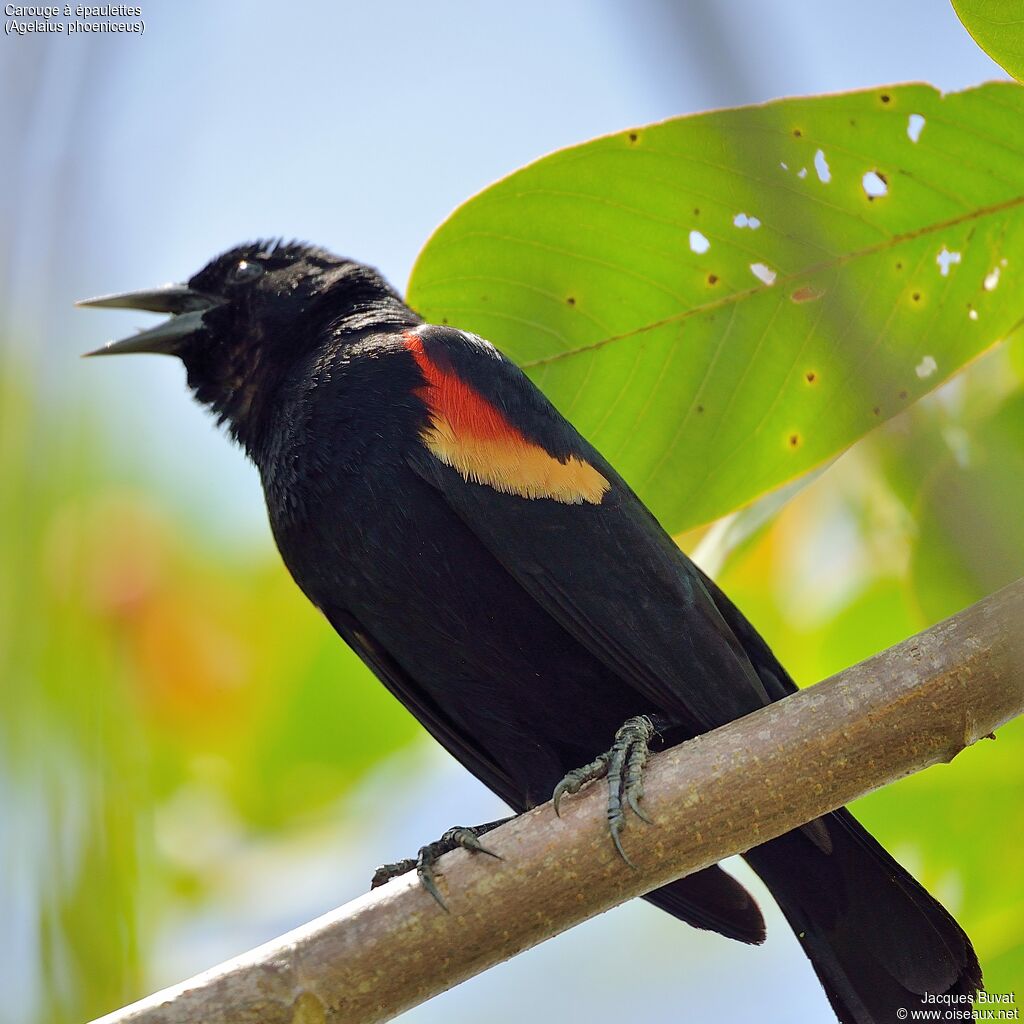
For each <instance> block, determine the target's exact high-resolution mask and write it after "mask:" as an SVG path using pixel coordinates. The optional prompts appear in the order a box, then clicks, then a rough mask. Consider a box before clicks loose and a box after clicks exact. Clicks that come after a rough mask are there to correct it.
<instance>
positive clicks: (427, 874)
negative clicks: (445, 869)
mask: <svg viewBox="0 0 1024 1024" xmlns="http://www.w3.org/2000/svg"><path fill="white" fill-rule="evenodd" d="M428 850H429V847H426V846H424V847H423V849H422V850H420V855H419V857H417V858H416V877H417V878H418V879H419V880H420V885H422V886H423V888H424V889H426V890H427V892H429V893H430V895H431V896H433V897H434V901H435V902H436V903H437V905H438V906H439V907H440V908H441V909H442V910H443V911H444V912H445V913H446V914H449V913H451V911H450V910H449V909H448V904H447V903H445V901H444V897H443V896H442V895H441V890H440V889H438V887H437V882H435V881H434V871H433V867H434V860H435V859H436V857H434V856H431V855H430V854H429V852H428Z"/></svg>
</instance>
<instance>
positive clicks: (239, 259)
mask: <svg viewBox="0 0 1024 1024" xmlns="http://www.w3.org/2000/svg"><path fill="white" fill-rule="evenodd" d="M78 305H79V306H95V307H101V308H113V309H141V310H147V311H149V312H154V313H170V314H171V316H170V317H169V318H168V319H167V320H164V321H163V322H162V323H160V324H157V326H155V327H152V328H149V329H148V330H143V331H139V332H138V333H137V334H134V335H132V336H131V337H128V338H124V339H123V340H121V341H110V342H108V343H107V344H106V345H104V346H103V347H102V348H99V349H96V350H95V351H94V352H88V353H86V354H87V355H89V356H101V355H120V354H123V353H133V352H155V353H160V354H163V355H173V356H178V358H180V359H181V360H182V362H183V363H184V364H185V368H186V370H187V372H188V383H189V386H190V387H191V388H192V390H193V392H194V393H195V396H196V398H197V399H198V400H199V401H200V402H202V403H203V404H205V405H207V406H209V407H210V408H211V409H212V410H213V411H214V413H215V414H216V415H217V417H218V420H219V421H221V422H225V421H226V422H227V424H228V426H229V428H230V430H231V432H232V433H233V434H234V436H235V437H237V438H239V439H240V440H241V441H243V443H245V444H247V445H248V444H249V443H250V441H251V437H252V434H253V432H254V431H255V430H256V429H257V428H258V426H259V423H258V421H259V418H260V411H261V409H262V408H263V407H264V406H265V404H266V403H267V402H268V400H269V399H270V397H271V396H272V394H273V392H274V391H275V390H276V388H277V386H278V385H279V384H280V382H281V381H282V380H284V379H285V378H286V376H287V374H288V371H289V369H291V368H292V367H293V366H295V365H296V364H297V363H298V362H299V361H300V360H303V359H305V358H306V357H307V356H308V355H309V354H310V352H312V351H314V350H316V349H318V348H320V347H322V346H323V345H325V344H330V343H331V339H333V338H336V337H338V335H339V334H342V333H344V332H346V331H349V332H351V331H360V330H362V329H366V328H372V327H375V326H383V325H385V324H392V323H405V322H408V321H409V320H410V319H411V320H413V321H415V320H416V319H417V318H416V317H415V315H414V314H412V313H411V312H410V311H409V310H408V308H407V307H406V306H405V305H404V304H403V303H402V300H401V298H400V297H399V296H398V294H397V293H396V292H395V291H394V290H393V289H392V288H391V287H390V286H389V285H388V284H387V282H386V281H385V280H384V279H383V278H382V277H381V276H380V274H378V273H377V271H375V270H373V269H372V268H370V267H367V266H364V265H363V264H361V263H355V262H353V261H352V260H347V259H342V258H341V257H338V256H334V255H333V254H331V253H329V252H327V251H325V250H323V249H318V248H316V247H314V246H311V245H306V244H301V243H297V242H291V243H287V244H283V243H281V242H251V243H247V244H245V245H240V246H237V247H236V248H234V249H231V250H229V251H228V252H226V253H223V254H222V255H220V256H218V257H217V258H216V259H214V260H212V261H211V262H210V263H208V264H207V265H206V266H205V267H203V269H202V270H200V271H199V273H197V274H195V275H194V276H193V277H191V278H189V280H188V283H187V284H168V285H163V286H161V287H159V288H151V289H147V290H143V291H136V292H125V293H122V294H118V295H104V296H101V297H99V298H95V299H86V300H84V301H82V302H79V303H78Z"/></svg>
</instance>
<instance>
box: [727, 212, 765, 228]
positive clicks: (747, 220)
mask: <svg viewBox="0 0 1024 1024" xmlns="http://www.w3.org/2000/svg"><path fill="white" fill-rule="evenodd" d="M732 222H733V224H735V225H736V227H738V228H750V229H751V230H752V231H756V230H757V229H758V228H759V227H760V226H761V221H760V220H758V219H757V217H749V216H747V214H745V213H737V214H736V216H735V217H733V219H732Z"/></svg>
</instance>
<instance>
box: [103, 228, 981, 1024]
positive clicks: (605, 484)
mask: <svg viewBox="0 0 1024 1024" xmlns="http://www.w3.org/2000/svg"><path fill="white" fill-rule="evenodd" d="M83 304H84V305H92V306H110V307H116V308H128V309H144V310H153V311H157V312H164V313H170V314H173V316H171V318H170V319H168V320H166V321H165V322H163V323H162V324H160V325H159V326H157V327H155V328H153V329H152V330H148V331H145V332H142V333H140V334H137V335H135V336H134V337H132V338H129V339H126V340H124V341H120V342H114V343H110V344H109V345H107V346H106V347H105V348H102V349H100V350H99V352H97V353H91V354H108V353H109V354H115V353H120V352H161V353H167V354H171V355H176V356H178V357H179V358H180V359H181V360H182V361H183V362H184V364H185V367H186V369H187V372H188V384H189V387H190V388H191V389H192V391H193V393H194V395H195V397H196V399H198V401H199V402H201V403H203V404H204V405H206V406H208V407H209V408H210V409H211V410H212V411H213V413H214V414H215V416H216V417H217V419H218V422H220V423H223V424H225V425H226V426H227V429H228V431H229V432H230V433H231V435H232V436H233V437H234V438H235V439H236V440H237V441H238V442H239V443H240V444H241V445H242V446H243V447H244V449H245V450H246V452H247V453H248V455H249V456H250V458H251V459H252V460H253V462H255V464H256V466H257V467H258V469H259V472H260V475H261V478H262V481H263V487H264V491H265V493H266V500H267V508H268V510H269V514H270V522H271V525H272V527H273V532H274V537H275V538H276V541H277V545H278V547H279V549H280V551H281V555H282V557H283V558H284V561H285V564H286V565H287V566H288V569H289V570H290V571H291V573H292V575H293V577H294V578H295V581H296V582H297V583H298V585H299V586H300V587H301V588H302V590H303V591H304V592H305V593H306V595H307V596H308V597H309V599H310V600H311V601H312V602H313V603H314V604H315V605H316V606H317V607H318V608H320V609H321V611H322V612H323V613H324V615H326V617H327V618H328V620H329V621H330V622H331V624H332V625H333V626H334V628H335V629H336V630H337V631H338V633H339V634H340V635H341V636H342V638H343V639H344V640H345V641H346V642H347V643H348V644H350V645H351V646H352V647H353V648H354V649H355V650H356V651H357V652H358V653H359V655H360V656H361V657H362V659H363V660H364V661H365V662H366V664H367V665H369V667H370V668H371V669H372V670H373V672H374V673H376V675H377V676H378V677H379V678H380V680H381V681H382V682H383V683H384V685H385V686H386V687H387V688H388V689H389V690H390V691H391V693H392V694H394V696H395V697H397V698H398V699H399V700H400V701H401V702H402V703H403V704H404V705H405V706H406V707H407V708H408V709H409V710H410V711H411V712H412V713H413V714H414V715H415V716H416V717H417V718H418V719H419V721H420V722H421V723H422V724H423V725H424V727H425V728H426V729H427V731H428V732H430V734H431V735H432V736H434V738H435V739H437V740H438V741H439V742H440V743H441V744H442V745H443V746H444V747H445V749H447V750H448V751H449V752H450V753H451V754H453V755H454V756H455V757H456V758H457V759H458V760H459V761H460V762H461V763H462V764H463V765H465V767H466V768H468V769H469V770H470V771H471V772H472V773H473V774H474V775H476V776H477V778H479V779H480V780H481V781H482V782H483V783H484V784H485V785H487V786H488V787H489V788H490V789H492V790H493V791H494V792H495V793H497V794H498V796H500V797H501V798H502V799H503V800H504V801H506V803H508V804H509V805H510V806H511V807H512V808H513V809H514V810H515V811H516V812H522V811H523V810H525V809H526V808H528V807H531V806H533V805H536V804H539V803H543V802H545V801H546V800H548V799H549V798H550V797H551V796H552V793H553V792H554V791H556V790H557V792H556V796H557V797H561V796H562V795H563V794H564V793H566V792H574V791H575V790H576V789H578V788H579V787H580V785H581V784H582V783H583V782H584V781H586V780H588V779H591V778H600V777H607V779H608V786H609V821H610V825H611V830H612V837H613V839H614V840H615V842H616V845H619V832H620V831H621V829H622V827H623V824H624V821H625V813H626V808H629V807H631V808H632V809H633V810H634V811H636V812H637V813H640V814H642V809H641V806H640V804H639V802H638V801H639V799H640V796H641V795H642V789H641V784H640V782H639V778H640V772H641V769H642V766H643V760H644V758H645V757H646V754H647V748H648V743H649V742H652V741H655V734H657V735H658V736H660V742H663V743H665V744H671V743H677V742H680V741H682V740H684V739H687V738H690V737H692V736H695V735H697V734H698V733H703V732H706V731H707V730H709V729H713V728H715V727H716V726H720V725H722V724H724V723H726V722H728V721H730V720H731V719H734V718H737V717H739V716H741V715H745V714H747V713H748V712H751V711H754V710H755V709H757V708H759V707H761V706H763V705H765V704H767V703H768V702H770V701H775V700H779V699H781V698H782V697H785V696H786V695H787V694H789V693H792V692H793V691H794V690H795V688H796V687H795V685H794V683H793V681H792V680H791V679H790V677H789V675H787V673H786V671H785V669H784V668H783V667H782V666H781V665H780V664H779V663H778V661H777V660H776V659H775V657H774V656H773V654H772V652H771V651H770V650H769V648H768V645H767V644H766V643H765V641H764V640H763V639H762V638H761V636H760V635H759V634H758V633H757V631H756V630H755V629H754V627H753V626H752V625H751V624H750V623H749V622H748V621H747V620H746V619H745V618H744V617H743V615H742V614H741V613H740V612H739V611H738V610H737V608H736V607H735V606H734V605H733V604H732V602H731V601H730V600H729V599H728V598H727V597H726V596H725V595H724V594H723V593H722V591H721V590H719V589H718V587H717V586H716V585H715V584H714V583H713V582H712V581H711V580H710V579H709V578H708V577H707V576H706V575H704V573H702V572H701V570H700V569H698V568H697V566H695V565H694V564H693V563H692V562H691V561H690V560H689V559H688V558H687V557H686V555H684V554H683V553H682V552H681V551H680V550H679V548H678V547H677V546H676V545H675V544H674V543H673V541H672V540H671V538H670V537H669V536H668V535H667V534H666V533H665V531H664V530H663V529H662V528H661V526H660V525H659V524H658V522H657V520H656V519H655V518H654V516H653V515H652V514H651V513H650V512H649V511H648V509H647V508H646V507H645V506H644V505H643V503H642V502H641V501H640V499H639V498H638V497H637V496H636V495H635V494H634V493H633V491H632V490H630V488H629V487H628V485H627V484H626V483H625V482H624V481H623V480H622V478H621V477H620V476H619V475H618V473H616V472H615V470H614V469H613V468H612V467H611V466H610V465H609V464H608V463H607V462H606V461H605V460H604V459H603V458H602V457H601V455H600V453H599V452H597V451H596V450H595V449H594V448H593V447H591V445H589V444H588V443H587V442H586V441H585V440H584V439H583V438H582V437H581V436H580V435H579V434H578V433H577V432H576V430H575V429H574V428H573V427H572V426H571V424H569V423H568V422H567V421H566V420H565V419H564V418H563V417H562V416H561V415H560V414H559V413H558V412H557V410H556V409H555V408H554V407H553V406H552V405H551V404H550V402H548V400H547V399H546V398H545V397H544V395H543V394H541V392H540V391H539V390H538V389H537V388H536V387H535V386H534V385H533V384H532V383H531V381H530V380H529V379H528V378H527V377H526V376H525V375H524V374H523V373H522V372H521V371H520V370H519V369H518V368H517V367H516V366H515V365H514V364H513V363H512V362H511V361H510V360H508V359H506V358H505V357H504V356H503V355H502V354H501V353H500V352H499V351H498V350H497V349H496V348H494V346H493V345H491V344H489V343H488V342H486V341H484V340H483V339H482V338H479V337H477V336H475V335H473V334H469V333H467V332H465V331H459V330H456V329H454V328H452V327H441V326H436V325H431V324H426V323H424V322H423V320H422V319H421V318H420V317H419V316H417V315H416V313H414V312H413V311H412V310H411V309H409V307H408V306H406V305H405V303H404V302H403V301H402V299H401V297H400V296H399V295H398V294H397V293H396V292H395V291H394V290H393V289H392V288H391V287H390V286H389V285H388V284H387V283H386V282H385V281H384V280H383V278H382V277H381V276H380V275H379V274H378V273H377V272H376V271H375V270H373V269H371V268H370V267H367V266H364V265H362V264H359V263H356V262H353V261H351V260H347V259H340V258H338V257H336V256H334V255H332V254H331V253H329V252H326V251H324V250H323V249H318V248H314V247H312V246H309V245H302V244H298V243H291V244H287V245H285V244H280V243H267V242H255V243H252V244H248V245H243V246H239V247H238V248H236V249H233V250H231V251H230V252H227V253H225V254H224V255H222V256H220V257H218V258H217V259H215V260H213V262H211V263H210V264H209V265H207V266H206V267H205V268H204V269H203V270H201V271H200V272H199V273H198V274H196V275H195V276H194V277H193V278H192V279H191V280H190V281H189V282H188V284H187V285H169V286H166V287H164V288H160V289H156V290H153V291H144V292H135V293H130V294H126V295H115V296H109V297H106V298H101V299H93V300H91V301H89V302H86V303H83ZM581 766H585V767H582V768H581ZM494 824H495V823H490V825H489V826H481V827H478V828H475V829H456V830H453V831H452V832H451V833H448V834H446V836H445V837H444V840H443V841H442V842H440V843H435V844H431V845H429V846H428V847H425V848H424V850H423V851H422V852H421V857H420V858H419V861H420V868H421V877H422V878H423V880H424V882H425V884H427V885H428V886H430V887H431V888H433V887H432V882H431V874H430V863H431V861H432V859H433V858H434V857H435V856H436V855H437V854H438V852H439V851H441V850H444V849H447V848H451V847H452V846H454V845H457V844H458V845H465V846H469V847H473V846H480V845H481V844H480V843H479V840H478V839H477V836H479V835H481V834H483V832H484V831H486V829H487V828H488V827H493V825H494ZM619 849H620V852H621V846H619ZM746 859H747V861H748V862H749V863H750V865H751V866H752V867H753V869H754V870H755V871H756V872H757V873H758V874H759V875H760V876H761V878H762V879H764V881H765V883H766V884H767V886H768V888H769V889H770V890H771V892H772V895H773V896H774V897H775V899H776V900H777V901H778V904H779V906H780V907H781V908H782V911H783V913H784V914H785V916H786V918H787V919H788V921H789V923H790V924H791V925H792V927H793V930H794V931H795V932H796V934H797V936H798V938H799V940H800V942H801V944H802V945H803V948H804V950H805V951H806V953H807V955H808V957H809V958H810V960H811V963H812V964H813V965H814V969H815V971H816V972H817V974H818V977H819V979H820V980H821V983H822V985H823V986H824V988H825V991H826V993H827V994H828V998H829V1000H830V1001H831V1003H832V1006H833V1008H834V1009H835V1012H836V1014H837V1015H838V1017H839V1018H840V1020H841V1021H844V1022H852V1024H868V1022H871V1024H883V1022H884V1024H889V1022H891V1021H893V1020H895V1019H897V1018H896V1011H897V1010H898V1009H899V1008H901V1007H912V1006H918V1005H920V1003H921V997H922V995H923V994H924V993H930V994H933V995H938V994H957V995H964V994H969V993H974V992H975V991H977V989H978V988H979V987H980V986H981V970H980V968H979V965H978V960H977V957H976V956H975V953H974V950H973V948H972V947H971V943H970V941H969V939H968V938H967V936H966V935H965V934H964V932H963V931H962V930H961V929H960V927H959V926H958V925H957V923H956V922H955V921H954V920H953V918H952V917H951V916H950V915H949V914H948V913H947V912H946V911H945V910H944V909H943V907H942V906H941V905H940V904H939V903H938V902H937V901H936V900H934V899H933V898H932V897H931V896H930V895H929V894H928V893H927V892H926V891H925V890H924V889H923V888H922V887H921V886H920V885H919V884H918V883H917V882H916V881H915V880H914V879H913V878H912V877H911V876H910V875H909V874H908V873H907V872H906V871H905V870H904V869H903V868H902V867H900V866H899V865H898V864H897V863H896V862H895V861H894V860H893V859H892V858H891V857H890V856H889V855H888V854H887V853H886V852H885V850H884V849H882V847H881V846H879V844H878V843H877V842H875V840H874V839H873V838H872V837H871V836H870V835H869V834H868V833H867V832H866V831H865V830H864V829H863V828H862V827H861V826H860V825H859V824H858V823H857V822H856V820H855V819H854V818H853V816H852V815H851V814H850V813H849V811H847V810H845V809H843V810H840V811H836V812H835V813H833V814H829V815H826V816H825V817H823V818H820V819H818V820H817V821H815V822H812V823H811V824H810V825H808V826H805V827H804V828H802V829H799V830H797V831H794V832H791V833H789V834H787V835H784V836H782V837H780V838H779V839H775V840H773V841H771V842H769V843H766V844H764V845H763V846H759V847H757V848H755V849H753V850H751V851H750V852H749V853H748V854H747V855H746ZM413 863H414V862H411V861H407V862H402V863H400V864H398V865H394V866H391V870H387V869H385V870H383V872H382V873H381V874H380V876H379V877H378V879H377V880H378V881H380V880H382V879H385V878H387V877H388V876H389V875H390V874H392V873H393V872H394V871H397V870H404V869H408V868H409V867H410V866H411V865H412V864H413ZM433 891H434V892H435V894H436V889H434V890H433ZM646 899H648V900H649V901H650V902H651V903H653V904H654V905H655V906H658V907H661V908H662V909H664V910H667V911H668V912H669V913H670V914H673V915H674V916H675V917H678V918H681V919H682V920H684V921H687V922H689V923H690V924H692V925H695V926H696V927H698V928H706V929H711V930H713V931H717V932H720V933H722V934H723V935H727V936H730V937H732V938H735V939H739V940H740V941H741V942H748V943H759V942H761V941H763V939H764V922H763V920H762V917H761V913H760V911H759V909H758V907H757V905H756V903H755V902H754V900H753V899H752V898H751V896H750V895H749V894H748V893H747V892H746V890H745V889H744V888H743V887H742V886H741V885H740V884H739V883H738V882H736V881H735V880H734V879H733V878H732V877H731V876H729V875H727V874H726V873H725V872H724V871H722V870H721V869H720V868H718V867H712V868H709V869H707V870H705V871H700V872H698V873H696V874H694V875H691V876H689V877H687V878H684V879H681V880H679V881H677V882H673V883H672V884H671V885H667V886H664V887H663V888H661V889H659V890H657V891H656V892H653V893H651V894H650V895H649V896H647V897H646Z"/></svg>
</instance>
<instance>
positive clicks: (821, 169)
mask: <svg viewBox="0 0 1024 1024" xmlns="http://www.w3.org/2000/svg"><path fill="white" fill-rule="evenodd" d="M814 169H815V170H816V171H817V172H818V181H820V182H821V183H822V184H823V185H827V184H828V183H829V182H830V181H831V180H832V172H831V171H830V170H829V166H828V160H826V159H825V150H823V149H819V150H818V152H817V153H815V154H814Z"/></svg>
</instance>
